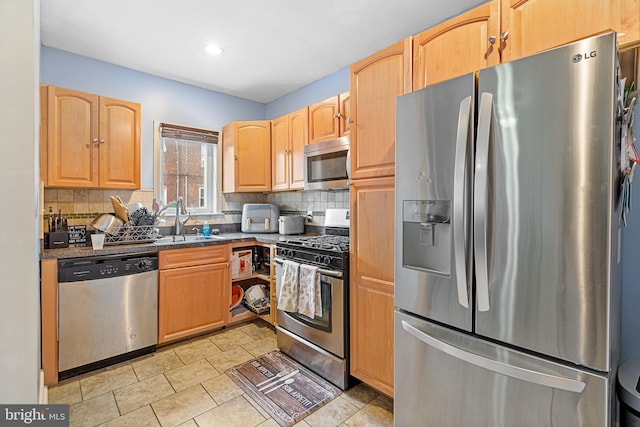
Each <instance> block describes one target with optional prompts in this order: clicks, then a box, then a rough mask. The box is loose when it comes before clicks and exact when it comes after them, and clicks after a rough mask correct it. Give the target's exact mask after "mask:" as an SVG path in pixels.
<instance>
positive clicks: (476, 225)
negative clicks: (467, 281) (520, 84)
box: [473, 92, 493, 311]
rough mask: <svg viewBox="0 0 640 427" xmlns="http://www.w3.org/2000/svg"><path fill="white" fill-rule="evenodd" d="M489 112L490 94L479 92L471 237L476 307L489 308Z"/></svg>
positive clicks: (486, 309)
mask: <svg viewBox="0 0 640 427" xmlns="http://www.w3.org/2000/svg"><path fill="white" fill-rule="evenodd" d="M492 113H493V94H491V93H488V92H483V93H482V95H481V96H480V107H479V111H478V136H477V144H476V145H477V153H476V173H475V177H476V178H475V188H474V194H475V197H474V199H473V234H474V239H473V241H474V255H475V260H476V290H477V298H478V311H489V262H488V259H487V222H488V218H487V215H488V212H487V208H488V204H489V203H488V200H487V197H488V191H487V190H488V175H489V171H488V167H489V139H490V137H491V116H492Z"/></svg>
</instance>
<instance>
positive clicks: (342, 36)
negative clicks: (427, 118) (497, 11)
mask: <svg viewBox="0 0 640 427" xmlns="http://www.w3.org/2000/svg"><path fill="white" fill-rule="evenodd" d="M485 1H486V0H180V1H178V0H108V1H100V0H45V1H42V3H41V28H42V44H43V45H45V46H49V47H53V48H56V49H61V50H65V51H68V52H73V53H76V54H79V55H82V56H86V57H89V58H94V59H98V60H101V61H104V62H109V63H112V64H116V65H120V66H123V67H127V68H131V69H134V70H138V71H142V72H146V73H149V74H154V75H157V76H161V77H165V78H169V79H173V80H178V81H181V82H184V83H189V84H193V85H196V86H200V87H204V88H207V89H211V90H215V91H218V92H222V93H226V94H229V95H234V96H238V97H241V98H246V99H250V100H254V101H258V102H262V103H267V102H271V101H273V100H275V99H278V98H280V97H281V96H283V95H286V94H288V93H290V92H293V91H295V90H297V89H299V88H301V87H303V86H306V85H307V84H309V83H312V82H314V81H316V80H318V79H320V78H322V77H325V76H327V75H329V74H331V73H333V72H336V71H338V70H340V69H341V68H343V67H346V66H348V65H349V64H351V63H353V62H355V61H357V60H359V59H361V58H364V57H366V56H368V55H370V54H372V53H374V52H376V51H378V50H380V49H382V48H384V47H386V46H388V45H390V44H392V43H394V42H396V41H398V40H400V39H402V38H404V37H406V36H409V35H412V34H415V33H418V32H420V31H422V30H423V29H425V28H428V27H430V26H432V25H434V24H437V23H439V22H442V21H444V20H445V19H447V18H449V17H451V16H454V15H457V14H458V13H460V12H462V11H464V10H467V9H470V8H471V7H473V6H476V5H478V4H481V3H484V2H485ZM210 42H215V43H217V44H219V45H220V46H221V47H222V48H223V49H224V52H223V53H222V54H221V55H219V56H211V55H209V54H207V53H205V52H204V49H203V48H204V46H205V45H206V44H207V43H210Z"/></svg>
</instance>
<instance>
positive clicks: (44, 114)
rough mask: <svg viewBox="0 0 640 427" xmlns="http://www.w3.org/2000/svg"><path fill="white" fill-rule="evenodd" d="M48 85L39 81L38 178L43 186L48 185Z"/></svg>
mask: <svg viewBox="0 0 640 427" xmlns="http://www.w3.org/2000/svg"><path fill="white" fill-rule="evenodd" d="M48 90H49V87H48V86H47V85H45V84H42V83H40V180H41V181H43V182H44V186H45V187H48V186H49V183H48V182H47V167H48V165H47V157H48V155H49V152H48V149H47V132H48V130H49V129H48V128H47V126H48V124H49V118H48V109H47V102H48V99H47V91H48Z"/></svg>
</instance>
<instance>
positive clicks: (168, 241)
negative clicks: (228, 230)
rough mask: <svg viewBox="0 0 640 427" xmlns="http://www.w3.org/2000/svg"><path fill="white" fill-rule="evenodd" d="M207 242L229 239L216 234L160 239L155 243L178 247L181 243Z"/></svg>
mask: <svg viewBox="0 0 640 427" xmlns="http://www.w3.org/2000/svg"><path fill="white" fill-rule="evenodd" d="M207 240H227V238H226V237H223V236H218V235H215V234H212V235H210V236H203V235H202V234H187V235H184V236H165V237H159V238H157V239H156V240H155V242H153V243H154V244H156V245H178V244H180V243H192V242H200V241H207Z"/></svg>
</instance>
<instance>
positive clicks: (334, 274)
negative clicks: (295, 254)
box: [273, 257, 343, 279]
mask: <svg viewBox="0 0 640 427" xmlns="http://www.w3.org/2000/svg"><path fill="white" fill-rule="evenodd" d="M273 261H274V262H275V263H276V264H283V263H284V261H285V260H284V259H283V258H279V257H276V258H274V259H273ZM306 265H311V264H306ZM318 273H320V274H322V275H324V276H329V277H335V278H338V279H342V277H343V274H342V271H338V270H325V269H324V268H318Z"/></svg>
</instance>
